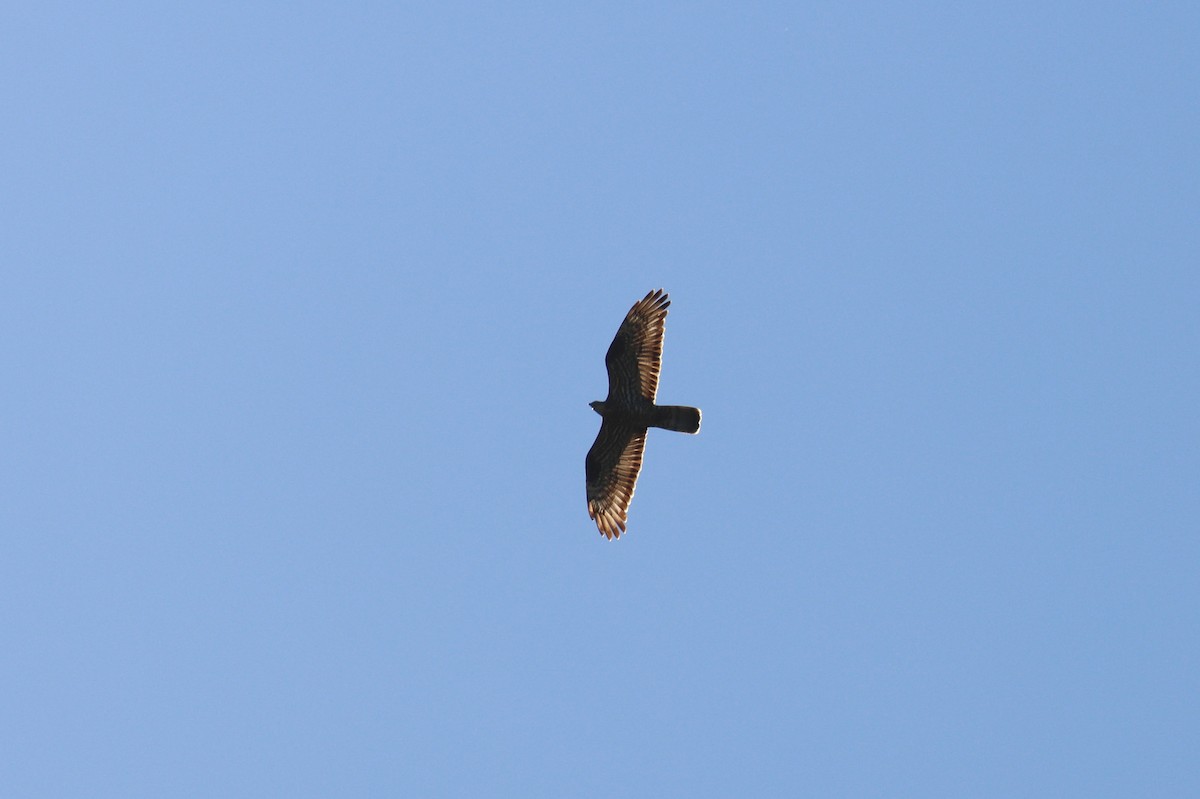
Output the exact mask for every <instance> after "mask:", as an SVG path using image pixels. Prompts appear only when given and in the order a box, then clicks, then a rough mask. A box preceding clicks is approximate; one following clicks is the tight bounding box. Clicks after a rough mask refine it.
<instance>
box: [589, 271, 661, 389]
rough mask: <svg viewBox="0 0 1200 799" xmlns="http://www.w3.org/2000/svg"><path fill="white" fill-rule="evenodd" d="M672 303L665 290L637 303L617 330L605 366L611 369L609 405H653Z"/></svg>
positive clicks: (605, 358) (609, 371)
mask: <svg viewBox="0 0 1200 799" xmlns="http://www.w3.org/2000/svg"><path fill="white" fill-rule="evenodd" d="M670 304H671V301H670V300H669V299H667V295H666V294H665V293H664V292H663V290H662V289H658V290H656V291H652V292H650V293H649V294H647V295H646V296H645V297H643V298H642V299H640V300H638V301H637V302H636V303H634V305H633V307H632V308H630V309H629V313H628V314H626V316H625V321H624V322H622V323H621V327H620V328H619V329H618V330H617V335H616V336H615V337H614V338H613V341H612V344H610V345H609V347H608V354H606V355H605V356H604V365H605V366H607V367H608V401H609V402H614V401H615V402H619V403H621V404H623V405H625V406H627V407H632V406H635V405H637V404H640V400H639V398H641V399H646V400H649V401H650V402H654V397H655V395H656V394H657V393H658V373H659V370H660V369H661V368H662V348H663V332H664V330H665V328H666V323H667V306H668V305H670Z"/></svg>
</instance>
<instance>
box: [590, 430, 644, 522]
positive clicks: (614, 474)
mask: <svg viewBox="0 0 1200 799" xmlns="http://www.w3.org/2000/svg"><path fill="white" fill-rule="evenodd" d="M645 448H646V428H644V427H631V426H629V425H627V424H624V423H622V422H619V421H614V420H612V419H605V420H604V422H603V423H602V424H601V425H600V434H599V435H597V436H596V443H594V444H592V448H591V449H590V450H588V454H587V465H586V469H587V506H588V516H590V517H592V518H593V519H594V520H595V521H596V526H597V527H598V528H600V532H601V533H603V534H604V535H605V536H606V537H608V538H610V539H612V538H619V537H620V536H621V533H623V532H625V520H626V518H627V517H628V513H629V503H630V501H631V500H632V499H633V489H634V486H635V485H636V484H637V478H638V472H639V471H641V468H642V452H643V451H644V450H645Z"/></svg>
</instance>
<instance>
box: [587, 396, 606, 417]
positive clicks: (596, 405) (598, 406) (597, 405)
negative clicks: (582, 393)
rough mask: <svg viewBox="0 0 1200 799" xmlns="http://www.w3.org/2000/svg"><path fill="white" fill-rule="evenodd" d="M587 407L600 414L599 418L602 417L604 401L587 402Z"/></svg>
mask: <svg viewBox="0 0 1200 799" xmlns="http://www.w3.org/2000/svg"><path fill="white" fill-rule="evenodd" d="M588 407H589V408H591V409H592V410H593V411H595V412H596V413H598V414H600V415H601V416H603V415H604V401H603V400H596V401H595V402H589V403H588Z"/></svg>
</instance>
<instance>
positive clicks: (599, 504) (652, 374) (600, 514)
mask: <svg viewBox="0 0 1200 799" xmlns="http://www.w3.org/2000/svg"><path fill="white" fill-rule="evenodd" d="M670 304H671V301H670V300H669V299H667V295H666V294H665V293H663V291H662V289H659V290H657V291H652V292H650V293H649V294H647V295H646V296H645V297H643V298H642V299H641V300H639V301H638V302H637V303H635V304H634V306H633V307H632V308H631V309H630V310H629V313H628V314H627V315H626V316H625V321H624V322H622V323H621V327H620V328H619V329H618V330H617V335H616V336H615V337H614V338H613V342H612V344H611V345H610V346H609V348H608V353H607V354H606V355H605V356H604V363H605V366H606V367H607V368H608V397H607V398H606V399H604V400H602V401H596V402H593V403H591V407H592V410H594V411H596V413H598V414H600V416H601V417H603V419H604V421H603V422H601V424H600V433H599V434H598V435H597V436H596V443H594V444H592V448H591V450H589V451H588V455H587V461H586V464H585V465H586V472H587V500H588V516H590V517H591V518H592V519H594V520H595V521H596V526H597V527H598V528H599V529H600V532H601V533H602V534H604V535H605V536H606V537H608V538H610V539H612V538H619V537H620V535H621V533H623V532H625V526H626V520H627V518H628V513H629V503H630V501H631V500H632V499H633V489H634V487H635V485H636V484H637V478H638V472H639V471H640V470H641V468H642V453H643V451H644V449H645V446H646V430H647V428H650V427H660V428H663V429H665V430H675V431H678V432H681V433H696V432H698V431H699V430H700V409H699V408H691V407H688V406H686V405H656V404H655V403H654V400H655V397H656V395H657V392H658V374H659V371H660V369H661V366H662V344H663V333H664V332H665V329H666V318H667V306H669V305H670Z"/></svg>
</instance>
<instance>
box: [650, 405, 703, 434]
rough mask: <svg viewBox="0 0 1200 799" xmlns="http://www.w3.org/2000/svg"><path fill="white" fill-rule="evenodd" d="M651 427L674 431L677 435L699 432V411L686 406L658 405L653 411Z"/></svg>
mask: <svg viewBox="0 0 1200 799" xmlns="http://www.w3.org/2000/svg"><path fill="white" fill-rule="evenodd" d="M650 426H651V427H661V428H663V429H664V430H674V431H676V432H679V433H698V432H700V409H699V408H689V407H688V406H686V405H659V406H658V407H656V408H655V409H654V417H653V421H651V422H650Z"/></svg>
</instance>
